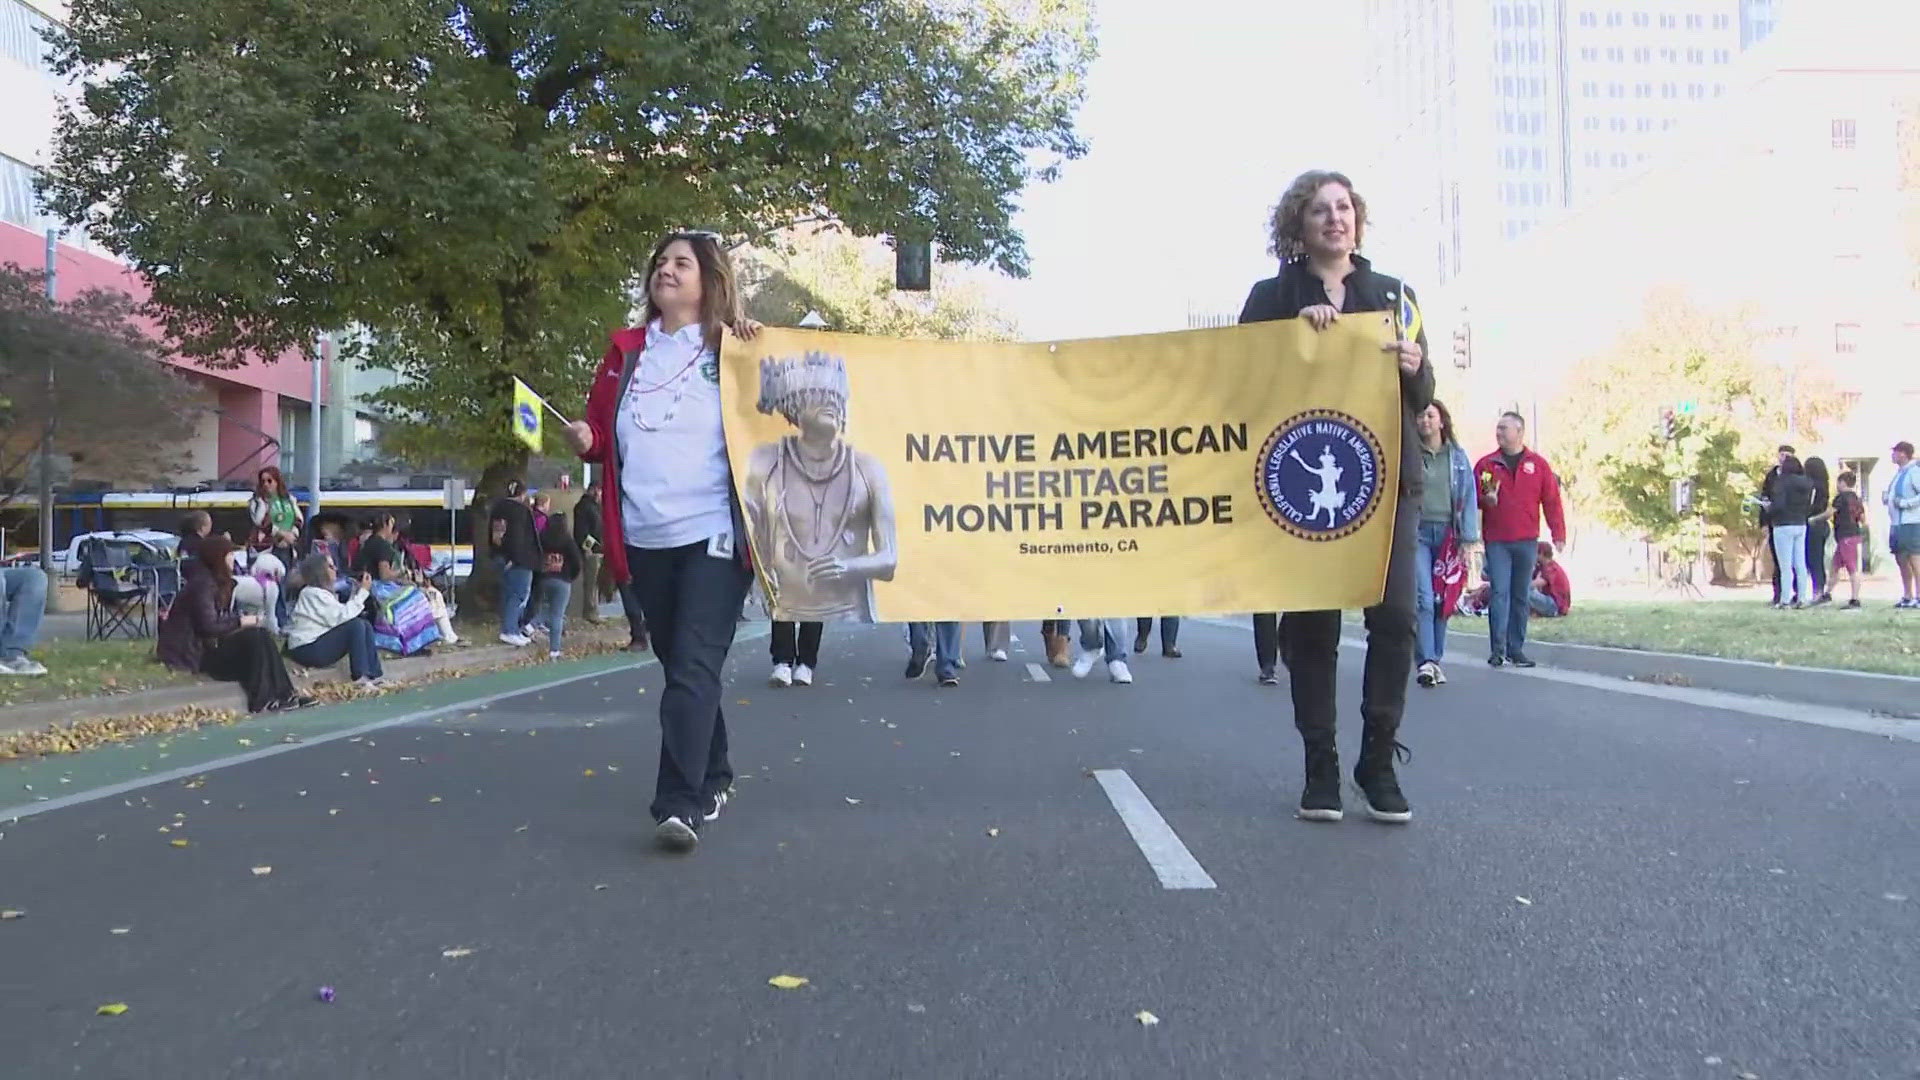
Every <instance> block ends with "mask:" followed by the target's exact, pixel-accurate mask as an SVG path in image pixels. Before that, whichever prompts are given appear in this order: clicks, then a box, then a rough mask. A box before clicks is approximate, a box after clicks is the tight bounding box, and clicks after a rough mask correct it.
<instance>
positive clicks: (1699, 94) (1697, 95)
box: [1687, 83, 1707, 101]
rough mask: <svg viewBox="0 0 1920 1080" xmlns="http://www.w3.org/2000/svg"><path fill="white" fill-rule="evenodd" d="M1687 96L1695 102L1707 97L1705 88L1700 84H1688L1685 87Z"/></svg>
mask: <svg viewBox="0 0 1920 1080" xmlns="http://www.w3.org/2000/svg"><path fill="white" fill-rule="evenodd" d="M1687 96H1688V97H1690V98H1692V99H1693V100H1695V101H1699V100H1700V99H1701V98H1703V97H1706V96H1707V88H1706V87H1705V86H1703V85H1701V84H1700V83H1689V84H1688V85H1687Z"/></svg>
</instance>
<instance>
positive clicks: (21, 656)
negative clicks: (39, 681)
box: [0, 566, 47, 676]
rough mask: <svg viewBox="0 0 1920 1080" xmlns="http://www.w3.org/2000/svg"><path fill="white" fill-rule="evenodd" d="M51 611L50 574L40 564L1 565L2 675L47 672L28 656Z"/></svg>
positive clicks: (0, 635) (0, 648)
mask: <svg viewBox="0 0 1920 1080" xmlns="http://www.w3.org/2000/svg"><path fill="white" fill-rule="evenodd" d="M46 614H47V574H46V571H44V570H42V569H40V568H39V567H37V566H8V567H0V676H9V675H45V674H46V673H47V669H46V666H45V665H44V664H41V663H40V662H39V661H37V660H35V659H33V658H32V657H31V656H28V655H27V652H28V650H30V649H32V648H33V646H34V642H35V641H37V640H38V639H39V637H40V620H41V619H43V618H45V617H46Z"/></svg>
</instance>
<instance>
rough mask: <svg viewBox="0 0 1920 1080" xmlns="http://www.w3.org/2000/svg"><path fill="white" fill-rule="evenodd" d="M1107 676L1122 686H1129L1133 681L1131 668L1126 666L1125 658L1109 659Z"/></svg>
mask: <svg viewBox="0 0 1920 1080" xmlns="http://www.w3.org/2000/svg"><path fill="white" fill-rule="evenodd" d="M1107 677H1108V678H1110V679H1112V680H1113V681H1114V682H1117V683H1119V684H1120V685H1122V686H1129V685H1131V684H1132V683H1133V670H1132V669H1131V668H1129V667H1127V662H1126V661H1125V660H1109V661H1108V662H1107Z"/></svg>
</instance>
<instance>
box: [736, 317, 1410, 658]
mask: <svg viewBox="0 0 1920 1080" xmlns="http://www.w3.org/2000/svg"><path fill="white" fill-rule="evenodd" d="M1392 338H1393V325H1392V315H1391V314H1388V313H1379V314H1371V315H1348V316H1345V317H1343V318H1342V319H1341V320H1340V321H1339V322H1337V323H1335V324H1334V325H1333V327H1332V328H1330V329H1328V330H1325V331H1321V332H1316V331H1314V330H1313V329H1312V328H1311V327H1309V326H1308V325H1307V324H1306V323H1305V322H1303V321H1301V320H1298V319H1293V320H1287V321H1284V322H1269V323H1257V324H1250V325H1246V326H1236V327H1230V328H1226V329H1220V330H1196V331H1188V332H1184V333H1175V334H1152V335H1144V336H1139V337H1124V338H1107V339H1099V340H1086V341H1063V342H1058V343H1054V344H1045V343H1041V344H1001V343H983V342H947V341H899V340H893V339H888V338H873V337H861V336H857V335H852V334H833V333H825V332H819V331H806V330H773V329H769V330H765V331H762V333H761V334H760V336H759V337H757V338H756V339H755V340H754V341H752V342H743V341H740V340H737V339H735V338H732V337H729V338H728V339H727V342H726V345H725V348H724V349H723V350H722V355H721V364H720V390H721V396H722V401H723V404H724V407H725V409H726V431H727V452H728V457H729V458H730V460H731V461H732V465H733V474H734V482H735V485H736V487H737V489H738V491H739V494H740V498H741V504H742V507H743V508H744V509H745V511H746V517H747V523H748V531H749V533H750V534H751V535H750V536H749V537H748V539H749V541H750V542H751V543H752V545H753V552H754V556H755V563H756V565H757V566H758V567H759V570H760V575H761V582H762V584H763V585H764V586H765V588H766V589H767V593H768V596H769V598H770V599H771V601H772V609H773V612H774V616H775V617H776V618H780V619H794V620H833V619H847V618H851V619H859V620H864V621H878V622H904V621H920V620H939V619H963V620H985V619H1036V618H1053V617H1058V616H1061V615H1065V616H1069V617H1081V618H1095V617H1102V618H1112V617H1120V616H1126V615H1205V614H1221V613H1228V612H1242V611H1304V610H1319V609H1329V608H1347V609H1352V608H1361V607H1365V606H1367V605H1370V604H1373V603H1377V602H1378V601H1379V599H1380V596H1381V592H1382V590H1383V588H1384V585H1385V580H1386V564H1387V553H1388V547H1389V544H1390V542H1391V539H1392V537H1391V533H1392V525H1393V522H1392V518H1393V506H1394V498H1395V495H1394V493H1395V492H1396V491H1397V490H1398V488H1397V485H1398V482H1399V479H1398V476H1397V473H1398V467H1399V462H1400V416H1399V410H1400V388H1399V375H1398V368H1397V366H1396V364H1395V362H1394V358H1393V356H1392V355H1391V354H1389V353H1386V352H1383V351H1382V346H1383V345H1384V344H1385V343H1386V342H1388V341H1391V340H1392Z"/></svg>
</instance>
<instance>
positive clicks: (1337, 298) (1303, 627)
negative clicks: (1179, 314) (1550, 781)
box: [1240, 171, 1433, 823]
mask: <svg viewBox="0 0 1920 1080" xmlns="http://www.w3.org/2000/svg"><path fill="white" fill-rule="evenodd" d="M1366 225H1367V204H1366V200H1364V199H1362V198H1361V197H1360V195H1359V193H1357V192H1355V191H1354V189H1353V182H1352V181H1351V180H1349V179H1347V178H1346V177H1345V176H1343V175H1341V174H1340V173H1337V172H1319V171H1315V172H1308V173H1303V174H1301V175H1300V176H1299V177H1296V178H1295V179H1294V181H1293V183H1292V184H1290V185H1288V187H1287V190H1286V193H1285V194H1283V195H1282V196H1281V197H1280V202H1279V205H1278V206H1276V207H1275V208H1274V211H1273V218H1272V222H1271V230H1272V231H1271V238H1272V244H1271V247H1270V249H1269V250H1270V251H1271V252H1272V254H1274V255H1275V256H1277V257H1278V258H1279V259H1280V273H1279V275H1278V276H1276V277H1271V278H1268V279H1266V280H1264V281H1260V282H1256V283H1255V284H1254V286H1253V291H1252V292H1251V293H1249V294H1248V296H1247V303H1246V306H1245V307H1244V308H1243V309H1242V310H1241V312H1240V321H1241V322H1243V323H1247V322H1261V321H1265V320H1270V319H1294V318H1299V319H1305V320H1306V321H1307V323H1308V325H1310V326H1312V327H1313V328H1314V329H1315V330H1325V329H1326V328H1327V327H1329V326H1331V325H1333V323H1334V322H1335V321H1337V320H1338V319H1339V318H1340V316H1342V315H1344V314H1356V313H1359V312H1370V311H1395V310H1398V309H1399V308H1400V307H1401V306H1402V301H1403V299H1405V300H1406V301H1408V302H1411V300H1412V293H1411V291H1409V290H1407V288H1406V286H1405V285H1403V284H1401V282H1400V281H1399V280H1397V279H1395V278H1391V277H1388V276H1387V275H1385V274H1382V273H1378V272H1376V271H1375V270H1374V269H1373V267H1372V265H1371V264H1370V263H1368V261H1367V260H1366V259H1365V258H1363V257H1361V255H1360V254H1359V248H1360V243H1361V240H1362V238H1363V237H1364V235H1365V230H1366ZM1403 293H1405V294H1406V295H1405V297H1404V298H1403V296H1402V294H1403ZM1384 351H1385V352H1386V356H1385V357H1383V358H1382V360H1381V362H1382V363H1393V364H1397V365H1398V367H1399V372H1400V405H1401V425H1400V426H1401V432H1400V469H1399V473H1400V490H1399V492H1398V493H1397V494H1398V499H1397V502H1396V504H1395V510H1394V516H1393V547H1392V556H1391V558H1390V560H1389V562H1388V566H1387V581H1386V593H1385V595H1384V596H1383V597H1382V599H1381V601H1380V603H1378V604H1376V605H1374V606H1373V607H1370V608H1368V609H1367V611H1366V626H1367V660H1366V673H1365V676H1364V682H1363V689H1362V691H1361V700H1360V714H1361V716H1362V718H1363V719H1364V721H1365V726H1364V727H1363V729H1362V732H1361V738H1360V759H1359V761H1358V762H1357V763H1355V765H1354V770H1353V779H1354V783H1355V784H1356V785H1357V786H1358V787H1359V788H1360V791H1361V794H1362V795H1363V796H1364V797H1365V800H1366V807H1367V813H1368V815H1369V816H1370V817H1372V818H1373V819H1374V820H1375V821H1383V822H1395V823H1397V822H1404V821H1408V820H1411V819H1412V817H1413V812H1412V811H1411V810H1410V809H1409V808H1408V806H1407V800H1406V797H1405V796H1404V795H1402V794H1401V791H1400V783H1399V780H1398V779H1397V778H1396V777H1395V775H1394V758H1395V756H1396V755H1404V754H1405V753H1406V748H1405V747H1404V746H1402V745H1400V742H1399V739H1398V738H1397V736H1398V734H1399V730H1400V717H1401V714H1402V713H1403V712H1404V711H1405V709H1406V703H1407V679H1408V675H1409V674H1410V673H1411V672H1412V670H1413V657H1414V649H1415V644H1416V640H1417V639H1416V630H1415V617H1414V604H1415V599H1414V598H1415V595H1416V590H1415V588H1414V579H1415V577H1416V576H1417V570H1418V566H1417V558H1416V552H1417V550H1418V536H1417V532H1418V529H1417V526H1418V525H1419V521H1420V507H1421V493H1422V490H1423V486H1422V461H1421V452H1420V447H1421V442H1420V436H1419V434H1418V432H1417V431H1416V430H1415V426H1414V420H1415V418H1416V417H1418V416H1419V415H1420V414H1421V413H1423V412H1425V411H1426V410H1427V406H1429V405H1431V404H1433V368H1432V367H1431V366H1430V365H1429V364H1428V363H1427V342H1426V335H1425V334H1424V333H1417V334H1416V335H1415V337H1414V339H1413V340H1411V341H1408V340H1404V339H1403V340H1397V341H1393V342H1390V343H1388V344H1387V345H1386V346H1385V349H1384ZM1254 631H1255V634H1254V636H1255V648H1256V650H1257V652H1258V659H1259V661H1260V666H1261V679H1262V681H1263V682H1268V681H1271V680H1273V678H1274V671H1273V667H1274V662H1275V659H1276V656H1277V657H1280V658H1284V659H1285V660H1286V664H1287V671H1288V675H1289V682H1290V683H1291V690H1292V696H1293V721H1294V726H1295V727H1297V728H1299V730H1300V738H1301V741H1302V742H1303V743H1304V744H1305V748H1306V787H1305V790H1304V791H1303V792H1302V793H1301V796H1300V810H1299V816H1300V817H1301V818H1303V819H1305V820H1308V821H1339V820H1340V818H1341V813H1342V810H1341V804H1340V757H1339V752H1338V750H1337V749H1336V748H1335V745H1334V727H1335V722H1336V716H1337V714H1336V712H1335V708H1334V676H1335V674H1336V672H1337V668H1338V664H1339V649H1340V613H1339V612H1338V611H1294V612H1288V613H1287V614H1286V615H1284V616H1279V617H1276V616H1274V615H1270V614H1268V615H1256V616H1255V617H1254Z"/></svg>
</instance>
